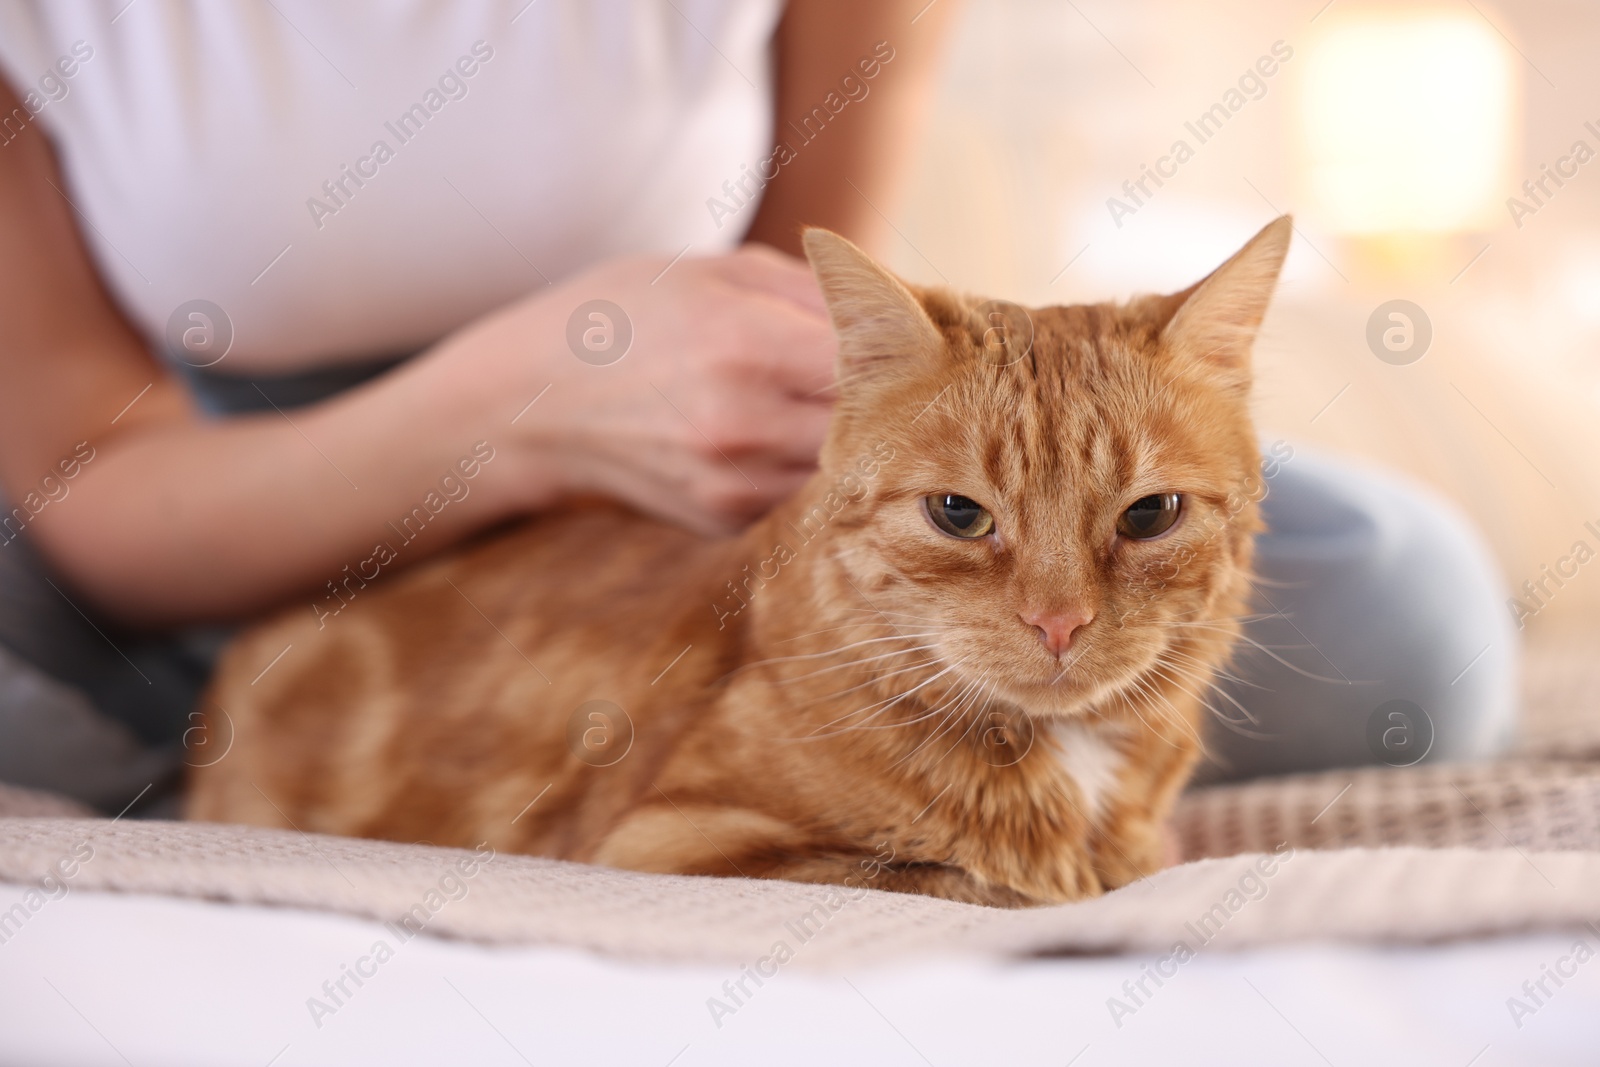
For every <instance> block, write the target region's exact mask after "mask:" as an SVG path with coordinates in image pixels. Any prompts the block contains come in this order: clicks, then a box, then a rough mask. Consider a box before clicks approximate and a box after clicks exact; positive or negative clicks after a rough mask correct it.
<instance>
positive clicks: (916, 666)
mask: <svg viewBox="0 0 1600 1067" xmlns="http://www.w3.org/2000/svg"><path fill="white" fill-rule="evenodd" d="M921 647H922V649H931V648H933V647H934V646H932V645H923V646H921ZM908 651H919V650H918V649H911V650H908ZM939 662H941V661H940V659H939V657H937V656H931V657H929V658H928V659H925V660H922V661H920V662H918V663H913V664H911V665H910V666H906V667H900V668H898V669H896V670H892V671H890V672H889V673H887V674H881V675H879V676H877V677H876V678H868V679H867V680H866V681H864V682H858V683H857V684H855V685H853V686H851V687H850V688H849V689H841V690H840V691H838V692H837V693H829V694H827V695H826V696H822V697H817V698H816V699H814V700H812V701H809V702H808V703H806V704H803V705H801V706H802V707H810V706H812V705H815V704H820V703H822V702H824V701H829V700H838V699H839V698H840V697H844V696H848V695H849V694H851V693H854V692H856V691H857V690H860V689H865V688H867V687H868V686H870V685H877V684H878V683H880V682H883V681H886V680H887V679H890V678H893V677H895V676H896V675H900V674H908V673H910V672H911V671H915V670H921V669H922V668H924V667H931V666H933V665H934V664H936V663H939Z"/></svg>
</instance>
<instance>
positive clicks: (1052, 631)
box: [1021, 608, 1094, 656]
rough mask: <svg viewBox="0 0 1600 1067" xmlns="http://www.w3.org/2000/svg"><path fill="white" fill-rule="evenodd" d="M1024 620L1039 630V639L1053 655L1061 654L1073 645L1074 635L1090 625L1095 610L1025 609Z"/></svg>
mask: <svg viewBox="0 0 1600 1067" xmlns="http://www.w3.org/2000/svg"><path fill="white" fill-rule="evenodd" d="M1021 615H1022V621H1023V622H1025V623H1027V624H1028V625H1029V626H1031V627H1033V628H1034V629H1035V630H1038V631H1039V640H1040V641H1043V642H1044V647H1045V648H1046V649H1048V650H1049V652H1050V654H1051V655H1052V656H1059V655H1061V653H1063V652H1065V651H1066V650H1067V649H1068V648H1070V647H1072V635H1073V634H1075V633H1077V632H1078V630H1079V629H1081V628H1082V627H1084V626H1087V625H1089V623H1090V622H1091V621H1092V620H1093V619H1094V612H1092V611H1090V610H1089V609H1088V608H1073V609H1072V610H1070V611H1024V612H1022V613H1021Z"/></svg>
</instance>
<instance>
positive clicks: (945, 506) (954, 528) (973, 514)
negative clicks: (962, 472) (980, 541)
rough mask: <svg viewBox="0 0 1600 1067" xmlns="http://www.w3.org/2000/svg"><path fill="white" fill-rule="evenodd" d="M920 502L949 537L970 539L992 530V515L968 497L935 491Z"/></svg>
mask: <svg viewBox="0 0 1600 1067" xmlns="http://www.w3.org/2000/svg"><path fill="white" fill-rule="evenodd" d="M922 504H923V506H924V507H925V508H927V509H928V518H929V519H930V520H931V521H932V522H933V524H934V525H935V526H936V527H938V528H939V530H940V531H941V532H943V533H947V534H949V535H950V536H951V537H960V538H962V539H964V540H972V539H974V538H978V537H983V536H984V535H985V534H988V533H991V532H993V531H994V516H993V515H990V514H989V512H988V510H987V509H985V508H984V506H983V505H982V504H979V503H978V502H977V501H975V500H973V499H971V498H970V497H964V496H957V495H956V494H954V493H935V494H933V495H932V496H929V497H924V498H923V500H922Z"/></svg>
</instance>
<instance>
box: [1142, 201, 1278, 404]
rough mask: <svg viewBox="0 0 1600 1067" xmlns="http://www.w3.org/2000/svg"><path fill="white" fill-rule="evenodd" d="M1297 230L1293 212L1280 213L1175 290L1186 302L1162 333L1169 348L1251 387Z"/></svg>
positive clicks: (1228, 381) (1217, 375)
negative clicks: (1260, 334)
mask: <svg viewBox="0 0 1600 1067" xmlns="http://www.w3.org/2000/svg"><path fill="white" fill-rule="evenodd" d="M1293 234H1294V224H1293V222H1292V221H1291V220H1290V218H1289V216H1288V215H1282V216H1279V217H1278V218H1276V219H1274V220H1273V221H1271V222H1269V223H1267V225H1266V226H1264V227H1263V228H1262V229H1261V232H1260V233H1258V234H1256V235H1255V236H1254V237H1252V238H1250V240H1249V241H1248V242H1247V243H1246V244H1245V246H1244V247H1243V248H1241V249H1240V250H1239V251H1237V252H1235V253H1234V254H1233V256H1232V257H1231V258H1230V259H1229V260H1228V261H1227V262H1226V263H1224V264H1223V265H1222V266H1220V267H1218V268H1217V269H1216V270H1214V271H1212V272H1211V274H1210V275H1208V276H1207V277H1206V278H1205V279H1204V280H1203V281H1201V282H1199V283H1198V284H1197V285H1194V286H1192V287H1191V288H1189V289H1187V290H1185V291H1184V292H1182V293H1178V294H1175V296H1174V297H1173V298H1172V299H1174V300H1181V301H1182V303H1181V304H1180V305H1179V306H1178V308H1177V311H1176V313H1175V314H1174V315H1173V316H1172V319H1171V320H1170V321H1169V322H1168V323H1167V325H1166V327H1165V328H1164V329H1163V330H1162V333H1161V336H1162V340H1163V341H1164V342H1166V345H1167V347H1168V349H1169V350H1170V351H1172V352H1173V353H1175V354H1176V356H1177V357H1178V358H1179V359H1180V360H1183V361H1184V362H1186V363H1188V364H1190V365H1191V366H1194V367H1197V368H1200V369H1201V371H1202V373H1204V374H1206V375H1207V376H1208V377H1210V378H1212V379H1213V380H1216V381H1218V382H1219V383H1221V384H1223V385H1225V386H1227V387H1230V388H1234V389H1239V390H1248V389H1249V385H1250V348H1251V346H1252V344H1254V342H1255V337H1256V331H1257V330H1258V329H1260V327H1261V320H1262V318H1263V317H1264V316H1265V315H1266V313H1267V305H1268V303H1270V302H1271V300H1272V293H1273V290H1274V289H1276V288H1277V285H1278V275H1279V273H1280V272H1281V271H1282V270H1283V260H1284V257H1285V256H1286V255H1287V254H1288V251H1289V239H1290V238H1291V237H1292V236H1293Z"/></svg>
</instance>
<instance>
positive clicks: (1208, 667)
mask: <svg viewBox="0 0 1600 1067" xmlns="http://www.w3.org/2000/svg"><path fill="white" fill-rule="evenodd" d="M1162 655H1164V656H1170V657H1174V658H1176V659H1177V661H1178V662H1180V663H1182V664H1186V665H1188V666H1189V667H1190V668H1192V669H1193V670H1195V671H1196V672H1200V673H1207V672H1208V673H1210V674H1213V675H1215V676H1216V677H1218V678H1223V679H1226V680H1227V681H1230V682H1233V683H1235V684H1236V685H1246V686H1249V687H1250V688H1251V689H1261V688H1263V687H1262V686H1259V685H1257V684H1256V683H1255V682H1252V681H1250V680H1249V679H1248V678H1241V677H1239V676H1238V675H1237V674H1234V673H1233V672H1231V671H1229V670H1228V669H1227V668H1225V667H1222V666H1213V665H1212V664H1209V663H1207V662H1206V661H1205V660H1203V659H1201V658H1200V657H1199V656H1195V655H1191V654H1190V653H1188V652H1184V651H1182V650H1180V649H1177V648H1173V647H1171V646H1170V645H1169V646H1168V647H1167V649H1166V650H1165V651H1164V652H1163V653H1162Z"/></svg>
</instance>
